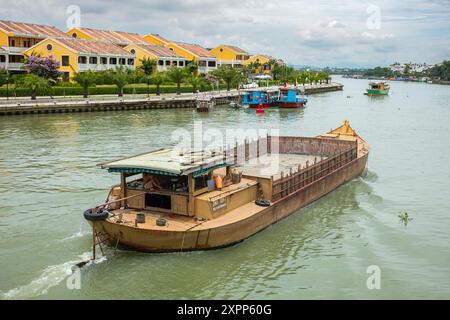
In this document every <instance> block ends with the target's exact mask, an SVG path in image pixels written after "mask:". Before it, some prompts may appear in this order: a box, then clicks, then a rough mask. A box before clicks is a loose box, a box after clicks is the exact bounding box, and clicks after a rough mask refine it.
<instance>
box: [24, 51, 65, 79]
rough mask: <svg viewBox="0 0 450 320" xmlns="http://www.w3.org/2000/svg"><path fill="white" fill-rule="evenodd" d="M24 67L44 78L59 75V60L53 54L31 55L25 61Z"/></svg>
mask: <svg viewBox="0 0 450 320" xmlns="http://www.w3.org/2000/svg"><path fill="white" fill-rule="evenodd" d="M24 66H25V68H26V69H27V70H28V71H29V72H30V73H32V74H35V75H37V76H40V77H43V78H45V79H53V80H56V79H58V78H59V77H60V76H61V72H60V71H59V70H58V69H59V66H60V64H59V61H58V60H56V59H55V58H53V56H48V57H39V56H34V55H31V56H30V57H29V58H28V59H27V60H26V61H25V65H24Z"/></svg>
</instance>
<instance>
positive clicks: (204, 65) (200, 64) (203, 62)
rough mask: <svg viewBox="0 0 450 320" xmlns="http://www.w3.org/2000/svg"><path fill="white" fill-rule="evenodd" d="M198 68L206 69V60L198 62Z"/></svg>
mask: <svg viewBox="0 0 450 320" xmlns="http://www.w3.org/2000/svg"><path fill="white" fill-rule="evenodd" d="M198 66H199V67H206V61H205V60H201V61H199V62H198Z"/></svg>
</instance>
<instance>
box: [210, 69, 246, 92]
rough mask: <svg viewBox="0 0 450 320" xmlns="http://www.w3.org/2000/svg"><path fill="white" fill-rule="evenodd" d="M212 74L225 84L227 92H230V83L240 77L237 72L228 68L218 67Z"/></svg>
mask: <svg viewBox="0 0 450 320" xmlns="http://www.w3.org/2000/svg"><path fill="white" fill-rule="evenodd" d="M213 74H214V75H216V76H217V77H218V78H220V79H222V80H223V81H224V82H225V83H226V84H227V91H230V89H231V85H232V83H233V82H236V80H238V79H239V78H240V77H241V76H240V74H241V72H240V71H239V70H237V69H235V68H231V67H228V66H220V67H219V68H218V69H217V70H214V72H213Z"/></svg>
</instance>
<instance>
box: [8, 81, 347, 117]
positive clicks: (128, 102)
mask: <svg viewBox="0 0 450 320" xmlns="http://www.w3.org/2000/svg"><path fill="white" fill-rule="evenodd" d="M342 89H343V85H341V84H338V83H332V84H322V85H311V86H306V87H305V93H306V94H315V93H323V92H330V91H338V90H342ZM204 94H207V95H209V96H212V97H213V99H214V100H215V101H216V104H217V105H220V104H227V103H229V102H230V101H236V100H237V99H238V97H239V95H240V94H241V93H240V92H239V91H237V90H234V91H230V92H221V93H217V92H210V93H201V94H200V95H204ZM195 106H196V95H195V94H189V95H182V96H178V97H177V96H171V97H152V98H120V99H118V98H109V99H81V98H78V99H64V98H59V99H45V100H44V99H39V100H36V101H31V100H18V101H15V102H13V103H1V104H0V116H8V115H27V114H50V113H72V112H96V111H120V110H146V109H178V108H195Z"/></svg>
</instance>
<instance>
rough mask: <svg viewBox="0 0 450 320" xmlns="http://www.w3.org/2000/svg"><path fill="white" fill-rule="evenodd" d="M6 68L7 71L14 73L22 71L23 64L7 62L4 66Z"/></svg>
mask: <svg viewBox="0 0 450 320" xmlns="http://www.w3.org/2000/svg"><path fill="white" fill-rule="evenodd" d="M6 68H7V69H8V70H14V71H19V70H23V63H21V62H8V64H6Z"/></svg>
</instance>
